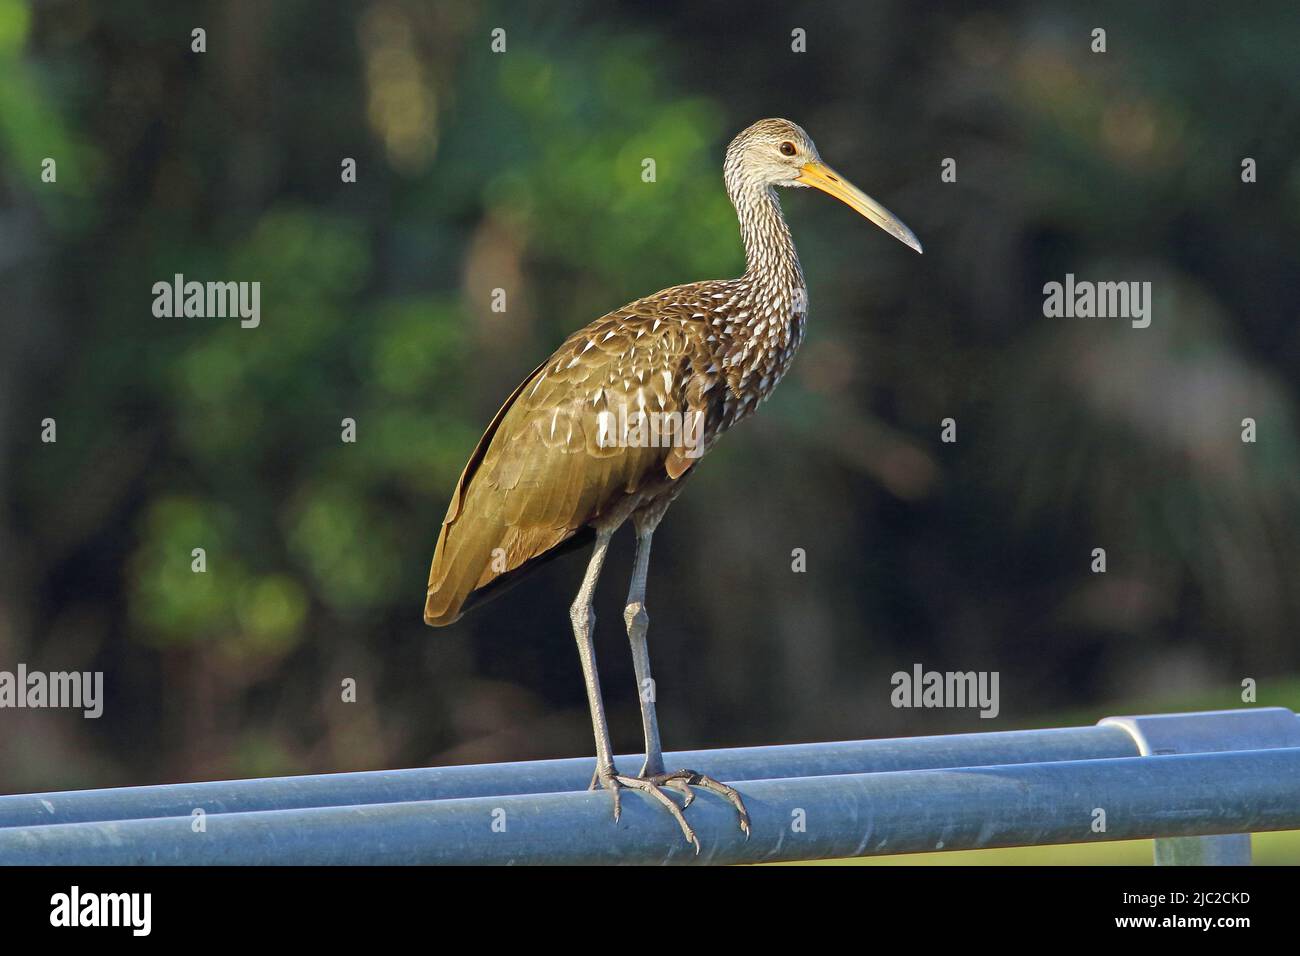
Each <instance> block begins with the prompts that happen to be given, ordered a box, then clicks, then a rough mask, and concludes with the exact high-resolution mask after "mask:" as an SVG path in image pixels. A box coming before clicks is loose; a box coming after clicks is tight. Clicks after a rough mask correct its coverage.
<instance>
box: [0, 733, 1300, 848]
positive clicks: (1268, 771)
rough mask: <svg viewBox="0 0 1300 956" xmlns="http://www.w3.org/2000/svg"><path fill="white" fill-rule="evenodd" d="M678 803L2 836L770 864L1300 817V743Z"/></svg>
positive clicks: (460, 803)
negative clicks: (674, 811) (617, 817)
mask: <svg viewBox="0 0 1300 956" xmlns="http://www.w3.org/2000/svg"><path fill="white" fill-rule="evenodd" d="M737 789H738V790H739V791H740V792H741V794H742V795H743V796H744V799H745V803H746V805H747V806H748V807H749V811H750V814H751V816H752V818H753V825H754V830H753V836H752V837H751V838H750V839H749V840H748V841H746V840H745V838H744V836H743V835H742V834H741V833H740V831H739V829H738V828H737V826H736V815H735V812H734V810H733V809H732V808H731V807H730V806H729V805H728V804H726V803H724V802H723V801H720V800H716V799H714V798H712V796H711V795H707V794H706V795H702V796H701V797H700V798H699V799H697V800H696V801H695V803H694V804H693V805H692V806H691V808H690V809H689V810H688V811H687V813H688V818H689V819H690V821H691V823H692V825H693V826H694V827H695V829H696V832H697V833H698V834H699V837H700V840H701V843H702V845H703V852H702V853H701V854H700V855H699V856H698V857H697V856H696V855H695V853H694V852H693V851H692V850H691V848H690V847H689V846H687V845H686V844H685V843H684V841H683V840H682V837H681V833H680V832H679V831H678V829H677V827H676V825H675V824H674V823H673V822H672V820H671V819H670V818H669V816H668V815H667V814H666V813H664V812H663V810H662V809H661V808H659V807H657V806H655V805H653V804H651V803H650V802H648V801H647V799H646V798H645V797H644V796H643V795H641V794H634V793H628V794H626V795H625V796H624V799H623V817H622V820H621V821H620V822H619V823H618V824H615V823H614V822H613V820H612V817H611V813H610V798H609V795H608V794H606V793H588V792H570V793H543V794H517V795H513V796H490V797H473V798H459V799H446V800H435V801H418V802H404V803H388V804H373V805H369V806H353V807H320V808H313V809H305V810H272V811H259V812H251V813H230V814H217V815H210V816H208V817H206V819H205V820H204V824H205V828H206V830H205V832H195V825H196V824H195V821H194V820H192V819H188V818H183V817H179V818H178V817H173V818H164V819H150V820H120V821H112V822H95V823H71V824H54V825H48V826H35V827H11V828H8V829H5V830H0V862H4V863H14V864H41V863H45V864H72V865H81V864H151V863H152V864H158V863H206V864H249V865H266V864H383V863H397V864H402V863H407V864H414V863H442V864H449V863H459V864H476V863H695V862H700V863H759V862H774V861H793V860H813V859H835V858H844V857H854V856H867V855H876V854H892V853H912V852H921V851H928V850H961V849H977V848H989V847H1002V846H1023V845H1030V844H1056V843H1089V842H1093V841H1106V840H1129V839H1138V838H1148V837H1153V836H1158V835H1159V836H1193V835H1199V834H1210V833H1242V832H1252V831H1254V832H1259V831H1265V830H1282V829H1294V828H1300V748H1279V749H1273V750H1250V751H1241V752H1235V753H1212V754H1190V755H1171V756H1148V757H1127V758H1111V759H1100V760H1068V761H1056V762H1051V763H1030V764H1016V765H997V766H985V767H964V768H957V769H937V770H908V771H887V772H878V773H865V774H840V775H836V776H818V777H795V778H788V779H780V780H751V781H747V782H742V783H741V784H740V785H739V786H738V787H737Z"/></svg>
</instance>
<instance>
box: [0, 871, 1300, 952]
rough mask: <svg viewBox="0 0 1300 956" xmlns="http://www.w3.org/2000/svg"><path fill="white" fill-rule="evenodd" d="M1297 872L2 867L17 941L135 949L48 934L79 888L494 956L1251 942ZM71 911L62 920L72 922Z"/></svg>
mask: <svg viewBox="0 0 1300 956" xmlns="http://www.w3.org/2000/svg"><path fill="white" fill-rule="evenodd" d="M1292 877H1293V874H1292V873H1290V872H1288V871H1287V870H1285V869H1282V868H1277V869H1267V868H1247V867H1242V868H1221V869H1194V868H1185V869H1184V868H1179V869H1152V868H1148V867H1141V868H1123V867H1111V868H1098V869H1080V868H1063V867H1062V868H1011V867H990V868H977V867H952V868H948V867H896V866H890V867H881V866H852V867H850V866H835V867H832V866H818V867H742V868H727V869H706V870H691V871H687V872H684V871H679V870H663V869H651V868H641V869H636V868H633V869H624V870H619V871H617V872H613V871H610V870H605V869H594V868H589V869H580V868H571V869H552V870H549V871H548V872H544V873H543V872H538V871H537V870H536V869H532V870H502V869H465V868H450V869H436V870H431V869H388V868H352V869H339V870H331V869H306V868H301V869H300V868H277V869H226V868H201V869H200V868H195V869H151V870H139V869H109V868H83V869H73V868H66V869H65V868H44V869H9V870H0V899H3V900H4V903H3V905H2V906H0V912H3V915H4V925H5V935H6V938H7V939H9V940H13V939H21V938H23V937H26V936H28V935H29V934H32V933H37V934H40V935H42V936H44V935H46V934H49V935H50V937H51V938H57V937H59V936H63V937H65V939H66V938H67V937H68V936H69V934H75V935H77V936H78V937H79V938H80V941H84V942H89V941H91V940H94V941H96V942H98V941H101V940H103V941H110V940H112V941H118V942H126V943H128V944H129V943H131V942H133V941H134V940H133V930H132V929H131V928H130V926H122V927H117V928H112V927H99V928H87V927H79V928H65V927H57V928H56V927H54V926H52V925H51V915H52V913H56V910H58V908H59V906H60V905H61V901H60V897H62V898H64V899H65V900H66V901H67V902H69V903H70V901H71V894H72V887H74V886H75V887H77V888H78V889H77V893H78V894H79V897H78V898H79V900H80V901H81V903H82V907H83V909H82V912H83V913H84V912H86V910H85V909H84V907H85V906H86V905H87V904H86V902H85V900H86V897H87V896H88V895H91V894H102V893H114V894H121V893H148V894H150V898H149V934H148V935H149V936H150V937H151V938H155V939H160V940H166V941H171V942H189V941H195V942H202V943H203V944H204V945H205V947H208V946H211V945H215V944H222V943H228V942H242V943H246V944H247V943H256V944H259V945H261V944H265V943H278V942H282V941H283V942H291V943H294V944H296V945H303V944H311V943H314V942H317V941H319V942H324V943H329V944H331V946H332V947H337V946H338V945H339V944H340V943H341V942H346V941H348V940H350V939H367V940H370V941H372V942H378V941H382V940H385V939H391V940H396V939H402V938H407V939H411V940H412V941H418V940H420V939H425V940H428V941H429V945H431V946H434V947H435V948H440V947H439V946H438V944H437V943H435V942H434V941H436V940H439V939H441V940H445V941H446V943H447V944H448V945H449V946H450V945H451V941H452V938H453V937H454V938H456V939H459V940H462V941H465V942H468V941H470V940H473V939H475V938H478V939H480V940H483V939H491V941H492V949H493V950H494V951H499V949H500V946H501V945H502V944H503V943H504V942H506V941H508V940H509V939H510V938H518V939H521V940H524V941H527V940H529V939H531V940H532V942H533V943H534V944H535V943H537V941H538V938H539V934H540V935H541V936H542V937H545V938H546V939H548V940H549V943H548V948H549V947H550V946H559V945H562V944H564V941H565V940H568V941H569V942H571V944H572V945H573V947H575V951H583V952H598V951H601V950H602V949H603V948H604V947H602V946H601V945H599V942H600V939H601V938H602V937H603V938H605V939H606V941H607V942H609V943H610V944H611V945H617V941H618V940H622V941H623V942H625V943H630V942H633V936H635V937H636V938H637V940H638V941H639V942H640V943H641V944H643V945H647V946H654V941H655V938H656V937H657V936H659V935H660V934H662V933H667V934H669V935H670V936H671V937H672V938H673V939H676V940H678V941H679V942H686V941H690V940H696V941H699V940H703V939H709V938H714V939H716V940H717V941H718V942H719V943H722V944H724V945H725V946H727V947H728V948H732V947H734V946H735V945H736V944H738V943H740V942H742V941H743V940H745V939H746V938H749V937H751V936H752V935H753V934H757V937H756V938H757V939H760V940H762V941H764V942H766V943H767V944H768V947H770V946H771V944H772V943H773V941H774V940H775V939H778V938H782V937H784V936H785V935H786V934H787V933H788V932H791V931H795V932H797V933H798V934H799V935H802V937H803V938H804V939H805V940H806V941H807V942H808V943H809V944H812V945H815V944H816V940H818V939H822V938H825V939H827V940H829V939H830V938H832V937H838V938H839V939H840V940H841V941H844V940H847V939H857V940H859V941H860V942H861V944H862V947H863V949H864V951H869V950H870V947H871V946H872V944H873V941H883V940H885V939H896V937H897V936H898V935H899V934H905V935H908V936H910V937H912V938H913V940H914V942H915V943H916V944H917V945H920V944H923V943H924V944H929V943H933V942H935V941H936V940H945V939H954V940H966V941H968V942H972V943H973V942H982V943H983V945H989V944H991V943H993V942H994V941H997V940H1007V941H1014V940H1019V939H1027V938H1038V939H1040V940H1060V939H1069V940H1070V941H1071V942H1074V941H1076V940H1078V939H1081V938H1090V937H1093V936H1097V935H1105V936H1108V937H1110V936H1133V937H1135V938H1136V937H1141V936H1144V935H1149V934H1157V935H1160V936H1163V937H1164V938H1166V939H1174V938H1177V937H1178V936H1180V935H1182V934H1186V933H1195V934H1199V935H1201V936H1204V937H1209V938H1212V939H1215V940H1234V939H1241V938H1242V936H1241V934H1249V933H1251V932H1252V931H1256V930H1260V929H1266V930H1268V929H1271V930H1273V931H1275V932H1276V931H1277V930H1280V929H1283V928H1286V927H1290V926H1293V925H1294V923H1293V910H1294V897H1293V893H1292ZM141 899H143V898H141ZM52 900H53V901H54V902H52ZM97 902H98V901H97ZM63 905H64V909H63V910H62V911H60V913H61V914H63V915H66V913H67V912H68V907H67V905H66V904H63ZM56 918H57V914H56ZM1205 920H1209V921H1210V924H1209V925H1208V927H1207V926H1205V925H1203V924H1202V921H1205ZM1241 920H1244V921H1245V923H1244V924H1242V923H1241V922H1240V921H1241ZM1134 921H1137V922H1134ZM1146 921H1150V922H1149V923H1148V925H1142V923H1143V922H1146ZM1193 921H1195V922H1193ZM128 922H129V920H128ZM1229 922H1231V923H1233V924H1235V925H1228V924H1229ZM629 933H631V934H632V935H631V936H630V935H629ZM1029 934H1033V937H1030V936H1029ZM1044 934H1051V935H1044ZM1171 934H1172V935H1171ZM477 945H478V944H475V948H477ZM454 948H459V946H455V947H454ZM691 948H695V947H694V946H692V947H691Z"/></svg>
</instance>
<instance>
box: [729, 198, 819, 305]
mask: <svg viewBox="0 0 1300 956" xmlns="http://www.w3.org/2000/svg"><path fill="white" fill-rule="evenodd" d="M728 185H729V187H731V184H728ZM727 191H728V194H729V195H730V196H731V201H732V203H733V204H734V205H735V207H736V215H737V216H739V218H740V238H741V240H742V241H743V242H744V244H745V278H746V279H748V280H749V281H750V282H751V283H752V284H753V285H754V286H755V287H760V288H768V289H772V290H780V291H786V292H790V291H793V290H796V289H802V288H803V287H804V279H803V270H802V269H801V268H800V266H799V255H798V253H796V252H795V248H794V240H793V239H792V238H791V237H790V227H789V226H787V225H786V224H785V217H784V216H782V215H781V204H780V202H778V201H777V198H776V190H775V189H773V188H772V187H770V186H768V187H762V186H753V185H749V184H737V185H736V186H735V187H734V188H728V190H727Z"/></svg>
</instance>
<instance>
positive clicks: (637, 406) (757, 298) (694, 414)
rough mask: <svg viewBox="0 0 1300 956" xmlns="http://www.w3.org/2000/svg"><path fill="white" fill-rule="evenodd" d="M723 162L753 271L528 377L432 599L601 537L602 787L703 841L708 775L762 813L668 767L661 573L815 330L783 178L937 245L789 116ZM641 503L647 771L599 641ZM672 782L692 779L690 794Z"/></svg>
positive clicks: (606, 335)
mask: <svg viewBox="0 0 1300 956" xmlns="http://www.w3.org/2000/svg"><path fill="white" fill-rule="evenodd" d="M723 173H724V179H725V182H726V187H727V195H728V196H729V197H730V198H731V202H732V204H733V205H734V206H735V207H736V213H737V215H738V216H739V218H740V235H741V239H742V240H743V242H744V247H745V260H746V268H745V273H744V275H742V276H740V278H738V279H718V280H714V281H709V282H695V283H691V284H690V285H680V286H674V287H673V288H671V289H665V290H664V291H662V292H657V293H655V294H654V295H651V296H647V297H646V298H644V299H638V300H637V301H636V302H633V303H631V304H629V305H625V306H623V308H621V309H616V310H615V311H613V312H611V313H609V314H608V315H606V316H604V317H603V318H599V319H597V320H596V321H595V322H592V323H591V324H590V325H588V326H587V327H586V328H583V329H581V330H579V331H578V332H575V333H574V334H573V335H571V336H569V338H568V339H567V340H566V341H565V342H564V344H563V345H561V346H560V347H559V349H558V350H557V351H556V352H555V353H554V354H553V355H551V357H550V358H548V359H547V360H546V361H544V362H543V363H542V364H541V365H539V366H537V368H536V369H534V370H533V371H532V373H531V374H529V375H528V377H527V378H525V379H524V380H523V381H522V382H521V383H520V384H519V387H518V388H516V389H515V390H514V392H513V393H512V394H511V395H510V397H509V398H508V399H506V402H505V404H504V405H502V406H501V410H500V411H498V412H497V414H496V417H495V418H493V419H492V422H491V424H489V425H488V427H487V431H486V432H484V433H483V437H482V438H481V439H479V443H478V447H476V448H475V449H474V453H473V454H472V455H471V456H470V459H469V463H468V464H467V465H466V466H465V470H464V472H463V473H462V474H461V476H460V481H459V482H458V483H457V485H456V490H455V492H454V493H453V494H452V498H451V505H450V506H449V507H448V508H447V517H446V518H445V519H444V520H443V523H442V530H441V533H440V534H439V536H438V545H437V549H436V551H435V552H434V556H433V566H432V568H431V569H430V571H429V588H428V592H427V596H426V599H425V605H424V620H425V622H426V623H427V624H430V625H432V626H434V627H441V626H444V625H447V624H451V623H452V622H454V621H456V620H457V619H458V618H459V617H460V616H461V615H462V614H464V613H465V611H466V610H468V609H469V608H471V607H473V606H474V605H476V604H478V603H481V602H482V600H483V599H485V598H486V597H489V596H491V595H493V594H494V593H498V592H499V591H500V590H501V589H502V588H503V587H504V586H506V585H507V584H510V583H512V582H514V581H517V580H518V579H519V578H520V577H521V576H523V575H525V574H527V573H528V572H529V571H531V570H533V569H534V568H536V567H537V566H538V565H539V564H541V563H542V562H544V561H546V560H547V559H549V558H552V557H554V556H556V555H557V554H560V553H563V552H565V551H568V550H570V549H571V548H574V547H579V546H581V545H582V544H584V543H586V542H588V541H590V540H592V539H593V538H594V541H595V546H594V548H593V550H592V554H591V560H590V562H589V564H588V565H587V571H586V574H585V575H584V576H583V579H582V585H581V587H580V588H579V589H578V595H577V598H576V599H575V600H574V602H573V606H572V608H571V609H570V617H571V618H572V622H573V634H574V637H575V638H576V639H577V642H578V658H579V660H580V661H581V662H582V674H583V679H584V681H585V682H586V687H587V703H588V705H589V707H590V709H591V722H592V726H593V728H594V730H595V735H596V772H595V774H594V776H593V777H592V783H591V786H592V788H595V787H596V785H597V783H599V784H600V785H602V786H603V787H605V788H606V789H607V790H609V791H610V792H611V794H612V797H613V804H614V819H615V820H616V821H617V820H618V817H619V809H620V807H619V790H620V789H621V788H623V787H627V788H631V789H634V790H638V791H641V792H643V793H645V794H647V795H648V796H649V797H651V798H652V799H654V800H656V801H657V802H658V803H659V804H660V805H661V806H663V807H664V809H666V810H667V811H668V812H669V813H671V814H672V816H673V818H674V819H675V820H676V822H677V824H678V825H679V826H680V827H681V830H682V834H683V835H684V836H685V837H686V840H687V841H688V842H689V843H691V844H693V845H694V846H695V850H696V852H697V853H698V852H699V841H698V840H697V839H696V837H695V833H694V831H693V830H692V829H691V826H690V824H689V823H688V822H687V821H686V818H685V816H684V815H683V813H682V810H684V809H685V808H686V807H689V806H690V804H691V801H692V800H693V799H694V794H693V792H692V790H691V787H700V788H701V789H704V790H708V791H711V792H713V793H716V794H718V795H720V796H722V797H725V798H726V799H728V800H730V801H731V803H732V804H733V805H734V806H735V808H736V811H737V813H738V814H739V817H740V826H741V829H742V830H744V831H745V834H746V835H748V834H749V815H748V813H747V812H746V810H745V806H744V803H743V802H742V801H741V799H740V796H739V794H737V793H736V791H735V790H734V789H732V788H731V787H729V786H727V785H726V784H723V783H720V782H718V781H717V780H714V779H712V778H711V777H708V776H705V775H704V774H701V773H697V772H695V771H694V770H677V771H673V772H668V771H666V769H665V767H664V762H663V753H662V750H661V748H660V744H659V727H658V721H657V718H656V716H655V694H654V684H653V682H652V681H651V678H650V655H649V650H648V648H647V643H646V632H647V629H648V627H649V623H650V618H649V616H648V614H647V613H646V608H645V589H646V573H647V571H648V570H649V567H650V540H651V538H652V536H653V535H654V532H655V528H656V527H657V526H658V525H659V522H660V521H661V520H662V519H663V516H664V512H665V511H666V510H667V509H668V506H669V504H671V503H672V501H673V499H674V498H676V497H677V495H678V494H679V493H680V492H681V490H682V487H683V485H684V483H685V481H686V479H687V478H688V477H689V476H690V475H691V474H692V472H693V466H694V465H695V463H696V461H698V459H699V457H700V456H701V455H702V454H703V453H704V452H707V451H708V450H709V449H710V448H712V447H713V444H714V443H715V442H716V441H717V440H718V438H719V436H721V435H722V433H723V432H725V431H726V430H727V429H729V428H730V427H731V426H733V425H735V424H736V423H737V422H739V421H740V420H741V419H743V418H745V417H747V416H748V415H750V414H751V413H752V412H753V411H754V410H755V409H756V408H757V407H758V405H759V403H760V402H762V401H763V400H764V399H765V398H767V396H768V395H770V394H771V392H772V390H773V389H774V388H776V385H777V383H778V382H779V381H780V380H781V377H782V376H783V375H785V373H786V370H787V369H788V368H789V367H790V361H791V359H792V358H793V357H794V353H795V350H796V349H797V348H798V347H799V344H800V342H802V341H803V336H804V323H805V321H806V319H807V292H806V290H805V287H804V277H803V271H802V269H801V268H800V266H799V257H798V256H797V255H796V254H795V248H794V242H793V241H792V240H791V238H790V230H789V228H788V227H787V226H786V224H785V219H784V218H783V217H782V215H781V206H780V204H779V202H778V200H777V195H776V189H775V187H777V186H812V187H814V188H815V189H820V190H821V191H822V192H825V193H828V194H830V195H831V196H834V197H835V198H836V199H839V200H841V201H843V202H845V203H847V204H848V205H849V206H850V207H851V208H852V209H854V210H856V211H857V212H859V213H861V214H862V215H863V216H865V217H866V218H867V219H870V220H871V221H872V222H874V223H875V224H876V225H878V226H880V227H881V228H883V229H884V230H885V231H887V232H888V233H890V234H891V235H893V236H894V237H895V238H897V239H899V240H901V241H902V242H904V243H906V244H907V245H909V246H911V247H912V248H913V249H915V250H916V251H917V252H920V251H921V244H920V243H919V242H917V240H916V237H915V236H914V235H912V232H911V230H910V229H908V228H907V227H906V226H905V225H903V224H902V223H901V222H900V221H899V220H898V219H897V218H896V217H895V216H894V215H893V214H892V213H890V212H889V211H888V210H887V209H885V208H884V207H883V206H881V205H880V204H879V203H877V202H876V201H875V200H873V199H871V198H870V197H868V196H867V195H865V194H864V193H862V192H861V191H860V190H859V189H857V188H856V187H855V186H853V185H852V184H850V183H849V182H848V181H847V180H845V179H844V178H843V177H842V176H840V175H839V174H837V173H836V172H834V171H833V170H832V169H830V168H829V167H828V166H826V165H825V164H824V163H823V162H822V160H821V157H820V155H819V154H818V152H817V147H816V146H814V145H813V141H812V140H811V139H810V138H809V137H808V134H807V133H805V132H804V131H803V129H801V128H800V127H799V126H797V125H796V124H794V123H792V122H790V121H789V120H783V119H765V120H760V121H759V122H757V123H755V124H754V125H753V126H751V127H749V128H748V129H746V130H745V131H744V132H742V133H740V135H738V136H737V137H736V138H735V139H734V140H732V141H731V144H730V145H729V146H728V147H727V153H726V160H725V162H724V165H723ZM656 424H658V425H659V426H660V427H658V428H656V427H655V425H656ZM628 519H631V521H632V525H633V528H634V529H635V531H636V558H635V560H634V564H633V569H632V583H631V587H630V588H629V589H628V595H627V607H626V610H625V611H624V615H623V617H624V621H625V622H626V625H627V635H628V639H629V640H630V641H631V644H632V661H633V665H634V669H635V672H636V680H637V686H638V688H639V689H640V694H639V697H640V700H641V720H642V724H643V726H644V730H645V763H644V764H643V766H642V767H641V771H640V773H639V774H637V776H635V777H630V776H626V775H624V774H622V773H620V772H619V771H618V769H617V768H616V767H615V766H614V759H613V749H612V748H611V746H610V737H609V727H608V725H607V724H606V721H605V708H604V703H603V701H602V699H601V691H600V681H599V677H598V675H597V671H596V657H595V651H594V648H593V644H592V631H593V629H594V627H595V623H596V616H595V613H594V612H593V611H592V595H593V592H594V591H595V589H596V581H597V579H598V578H599V577H600V570H601V567H602V565H603V564H604V562H605V554H606V552H607V551H608V549H609V542H610V538H611V537H612V536H613V534H614V532H615V531H616V530H617V529H618V528H619V527H620V526H621V525H622V524H623V523H624V522H625V521H627V520H628ZM664 788H668V789H672V790H676V791H678V792H679V793H680V794H682V795H683V797H684V799H683V804H682V806H681V807H680V808H679V807H678V805H677V804H676V803H675V802H674V801H673V800H671V799H670V798H669V797H668V796H667V795H666V794H665V792H664Z"/></svg>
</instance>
